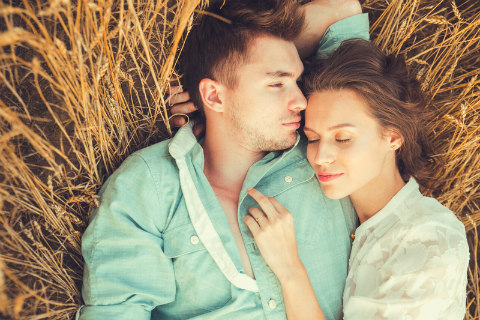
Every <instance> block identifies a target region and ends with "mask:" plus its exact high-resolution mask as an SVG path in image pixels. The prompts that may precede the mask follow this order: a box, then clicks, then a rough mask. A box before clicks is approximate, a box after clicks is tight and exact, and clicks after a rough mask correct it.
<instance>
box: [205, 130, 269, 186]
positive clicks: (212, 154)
mask: <svg viewBox="0 0 480 320" xmlns="http://www.w3.org/2000/svg"><path fill="white" fill-rule="evenodd" d="M207 128H208V126H207ZM203 151H204V155H205V165H204V173H205V176H206V177H207V179H208V181H209V182H210V184H211V185H212V187H214V189H221V190H224V191H228V192H230V193H234V194H236V195H238V194H239V193H240V191H241V189H242V186H243V182H244V180H245V177H246V175H247V172H248V169H249V168H250V167H251V166H252V165H253V164H254V163H255V162H257V161H258V160H260V159H262V158H263V157H264V156H265V154H266V152H256V151H251V150H248V149H247V148H245V147H243V146H241V145H240V144H239V143H237V142H236V141H234V138H233V137H232V136H231V135H229V134H225V133H224V132H214V130H210V131H209V130H208V129H207V131H206V133H205V140H204V143H203Z"/></svg>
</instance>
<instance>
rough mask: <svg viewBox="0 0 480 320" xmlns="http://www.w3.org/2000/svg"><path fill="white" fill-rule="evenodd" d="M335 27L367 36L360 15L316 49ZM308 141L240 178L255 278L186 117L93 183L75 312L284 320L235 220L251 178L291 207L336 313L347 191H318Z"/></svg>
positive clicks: (328, 309)
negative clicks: (95, 190) (169, 134)
mask: <svg viewBox="0 0 480 320" xmlns="http://www.w3.org/2000/svg"><path fill="white" fill-rule="evenodd" d="M348 30H350V31H348ZM337 32H338V33H337ZM341 34H344V35H349V36H348V37H347V36H345V38H352V37H362V38H365V37H366V38H368V17H367V15H366V14H364V15H358V16H354V17H351V18H348V19H345V20H342V21H340V22H337V23H336V24H334V25H332V26H331V27H330V29H329V31H327V33H326V36H328V35H330V37H333V38H335V39H336V40H335V41H333V42H332V41H330V40H329V39H326V40H325V38H324V39H323V40H322V43H323V45H322V44H321V47H320V49H319V50H326V51H328V50H330V51H331V49H332V46H333V47H336V46H338V45H339V43H340V42H341V40H342V36H340V35H341ZM333 38H332V39H333ZM345 38H344V39H345ZM305 152H306V143H305V142H304V141H301V140H300V138H299V137H297V142H296V144H295V145H294V146H293V147H292V148H290V149H288V150H286V151H283V152H271V153H268V154H267V155H266V156H265V157H264V158H263V159H262V160H260V161H258V162H256V163H255V164H254V165H252V167H251V168H250V169H249V171H248V173H247V176H246V178H245V182H244V185H243V188H242V191H241V193H240V199H239V200H240V201H239V206H238V222H239V225H240V230H241V233H242V236H243V239H244V243H245V246H246V249H247V254H248V256H249V258H250V262H251V265H252V269H253V271H254V273H255V279H252V278H250V277H249V276H247V275H246V274H245V273H244V270H243V267H242V263H241V260H240V255H239V253H238V249H237V246H236V242H235V239H234V237H233V234H232V232H231V229H230V226H229V224H228V221H227V218H226V216H225V213H224V212H223V210H222V208H221V206H220V204H219V202H218V199H217V198H216V196H215V194H214V192H213V190H212V188H211V186H210V184H209V183H208V180H207V179H206V177H205V175H204V174H203V166H204V156H203V149H202V147H201V145H200V144H199V143H198V142H197V140H196V138H195V137H194V136H193V133H192V130H191V127H190V126H185V127H183V128H182V129H180V130H179V131H178V132H177V134H176V135H175V137H174V138H172V139H170V140H167V141H163V142H161V143H158V144H155V145H152V146H150V147H148V148H145V149H142V150H140V151H138V152H135V153H134V154H132V155H131V156H130V157H128V158H127V159H126V160H125V162H124V163H123V164H122V165H121V167H120V168H119V169H118V170H117V171H115V172H114V173H113V174H112V176H111V177H110V178H109V179H108V180H107V181H106V183H105V184H104V186H103V187H102V190H101V192H100V196H101V197H100V199H101V200H100V206H99V207H98V209H96V210H94V211H93V212H92V214H91V221H90V224H89V226H88V228H87V230H86V232H85V234H84V236H83V238H82V253H83V256H84V259H85V268H84V278H83V289H82V294H83V298H84V301H85V305H84V306H82V307H81V308H80V309H79V311H78V312H77V319H82V320H86V319H116V320H120V319H126V320H127V319H128V320H132V319H199V320H200V319H248V320H251V319H269V320H276V319H286V315H285V306H284V303H283V297H282V291H281V287H280V283H279V282H278V279H277V278H276V276H275V275H274V273H273V272H272V271H271V270H270V268H269V267H268V266H267V265H266V263H265V261H264V260H263V258H262V256H261V254H260V252H259V251H258V248H257V247H256V245H255V242H254V239H253V237H252V235H251V233H250V232H249V230H248V228H247V226H246V225H245V223H244V222H243V217H244V216H245V215H246V214H247V210H248V208H250V207H252V206H256V205H257V204H256V202H255V201H254V200H253V199H252V198H251V197H250V196H248V195H247V194H246V188H248V187H255V188H257V189H258V190H259V191H261V192H262V193H264V194H266V195H268V196H272V197H275V198H276V199H277V200H279V201H280V203H282V204H283V205H284V206H285V207H286V208H287V209H288V210H290V211H291V212H292V214H293V216H294V223H295V230H296V232H297V242H298V249H299V255H300V258H301V259H302V261H303V263H304V265H305V267H306V269H307V272H308V274H309V277H310V280H311V282H312V285H313V288H314V290H315V294H316V296H317V299H318V301H319V303H320V305H321V306H322V310H323V312H324V314H325V316H326V317H327V319H338V318H340V317H341V314H342V292H343V287H344V283H345V278H346V275H347V263H348V257H349V253H350V246H351V241H350V233H351V232H353V230H354V226H355V216H354V212H353V208H352V206H351V204H350V202H349V200H347V199H343V200H341V201H338V200H330V199H328V198H326V197H325V196H324V194H323V192H322V190H321V188H320V186H319V184H318V182H317V180H316V178H315V176H314V172H313V170H312V169H311V167H310V165H309V164H308V162H307V160H306V157H305Z"/></svg>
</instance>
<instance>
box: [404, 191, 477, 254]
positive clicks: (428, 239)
mask: <svg viewBox="0 0 480 320" xmlns="http://www.w3.org/2000/svg"><path fill="white" fill-rule="evenodd" d="M400 220H401V221H400V222H399V224H400V226H399V227H400V229H403V232H402V233H403V235H404V237H403V240H402V241H400V242H401V243H404V244H407V245H412V244H413V243H415V244H425V245H428V246H434V247H437V249H438V248H440V247H441V248H443V250H448V249H449V248H457V249H459V250H460V251H468V243H467V238H466V233H465V226H464V225H463V223H462V222H461V221H460V220H459V219H458V218H457V217H456V216H455V214H454V213H453V212H452V211H451V210H450V209H448V208H447V207H445V206H444V205H442V204H441V203H440V202H438V200H436V199H434V198H430V197H425V196H420V197H418V198H416V199H415V200H413V201H411V202H409V203H407V204H406V206H405V214H404V216H403V217H401V219H400ZM400 246H402V245H400Z"/></svg>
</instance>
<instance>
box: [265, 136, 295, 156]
mask: <svg viewBox="0 0 480 320" xmlns="http://www.w3.org/2000/svg"><path fill="white" fill-rule="evenodd" d="M296 141H297V136H296V134H295V136H294V137H288V138H285V139H283V140H277V141H273V140H272V141H270V143H265V148H263V150H262V151H269V152H270V151H283V150H286V149H290V148H291V147H293V146H294V145H295V142H296Z"/></svg>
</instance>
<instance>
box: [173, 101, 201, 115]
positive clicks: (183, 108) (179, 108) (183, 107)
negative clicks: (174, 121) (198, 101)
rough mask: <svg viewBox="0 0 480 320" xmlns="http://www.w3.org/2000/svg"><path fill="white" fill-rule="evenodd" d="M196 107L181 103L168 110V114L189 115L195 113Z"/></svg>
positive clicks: (188, 103) (190, 103) (191, 104)
mask: <svg viewBox="0 0 480 320" xmlns="http://www.w3.org/2000/svg"><path fill="white" fill-rule="evenodd" d="M197 110H198V109H197V107H195V105H194V104H193V102H186V103H181V104H176V105H174V106H173V107H171V108H170V112H171V113H172V114H177V113H184V114H189V113H192V112H195V111H197Z"/></svg>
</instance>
